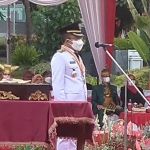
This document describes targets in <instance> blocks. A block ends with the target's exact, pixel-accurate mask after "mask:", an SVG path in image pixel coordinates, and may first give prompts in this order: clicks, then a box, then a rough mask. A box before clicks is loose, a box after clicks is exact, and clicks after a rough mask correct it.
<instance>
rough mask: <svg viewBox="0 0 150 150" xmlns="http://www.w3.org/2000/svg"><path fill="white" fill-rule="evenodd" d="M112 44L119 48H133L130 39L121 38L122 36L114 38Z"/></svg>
mask: <svg viewBox="0 0 150 150" xmlns="http://www.w3.org/2000/svg"><path fill="white" fill-rule="evenodd" d="M114 44H115V45H116V46H117V47H118V48H119V49H120V50H131V49H134V47H133V45H132V43H131V41H130V40H129V39H122V38H115V39H114Z"/></svg>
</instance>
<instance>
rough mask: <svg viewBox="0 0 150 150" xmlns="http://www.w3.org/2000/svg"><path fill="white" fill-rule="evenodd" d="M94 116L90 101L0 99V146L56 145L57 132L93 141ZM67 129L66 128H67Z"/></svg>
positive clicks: (80, 139) (52, 146) (49, 147)
mask: <svg viewBox="0 0 150 150" xmlns="http://www.w3.org/2000/svg"><path fill="white" fill-rule="evenodd" d="M93 129H94V118H93V114H92V110H91V107H90V105H89V104H88V103H87V102H51V101H34V102H33V101H6V100H5V101H0V133H1V134H0V146H5V145H7V146H10V147H13V146H14V145H22V144H31V143H32V144H34V145H37V146H43V147H46V148H48V149H55V144H56V134H57V136H60V137H71V138H77V139H78V144H77V148H78V150H81V149H82V148H83V146H84V142H85V140H90V141H92V132H93ZM66 131H67V132H66Z"/></svg>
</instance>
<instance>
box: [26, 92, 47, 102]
mask: <svg viewBox="0 0 150 150" xmlns="http://www.w3.org/2000/svg"><path fill="white" fill-rule="evenodd" d="M28 100H29V101H47V100H48V97H47V95H46V94H44V93H42V92H41V91H40V90H37V91H36V92H35V93H31V95H30V96H29V98H28Z"/></svg>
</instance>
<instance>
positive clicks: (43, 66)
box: [29, 62, 50, 74]
mask: <svg viewBox="0 0 150 150" xmlns="http://www.w3.org/2000/svg"><path fill="white" fill-rule="evenodd" d="M29 70H30V71H32V72H33V73H34V74H43V73H44V72H46V71H50V63H49V62H40V63H39V64H37V65H35V66H33V67H31V68H30V69H29Z"/></svg>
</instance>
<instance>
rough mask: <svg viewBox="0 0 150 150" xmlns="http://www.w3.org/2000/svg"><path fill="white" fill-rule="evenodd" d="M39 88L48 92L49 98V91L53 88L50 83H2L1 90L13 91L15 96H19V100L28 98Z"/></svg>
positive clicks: (43, 91)
mask: <svg viewBox="0 0 150 150" xmlns="http://www.w3.org/2000/svg"><path fill="white" fill-rule="evenodd" d="M37 90H40V91H41V92H42V93H44V94H46V96H47V98H48V99H49V92H50V91H51V90H52V86H50V85H49V84H17V83H16V84H8V83H3V84H0V91H5V92H9V91H11V92H12V94H13V95H14V96H16V97H18V98H19V100H28V99H29V96H30V95H31V94H32V93H35V92H36V91H37Z"/></svg>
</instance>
